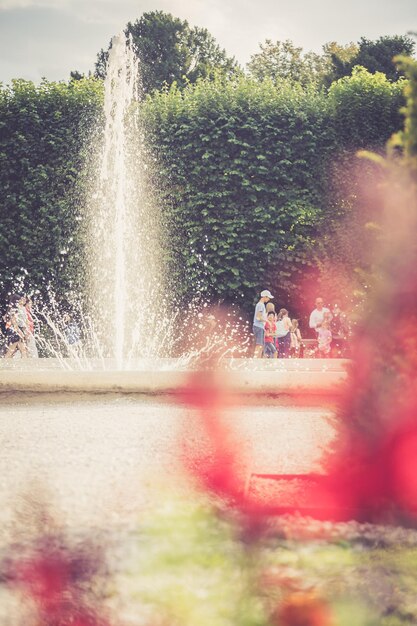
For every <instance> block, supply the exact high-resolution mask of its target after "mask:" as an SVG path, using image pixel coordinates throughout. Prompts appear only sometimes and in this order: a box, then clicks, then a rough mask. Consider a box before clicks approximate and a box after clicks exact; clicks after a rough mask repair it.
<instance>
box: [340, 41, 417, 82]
mask: <svg viewBox="0 0 417 626" xmlns="http://www.w3.org/2000/svg"><path fill="white" fill-rule="evenodd" d="M414 50H415V42H414V40H413V39H412V38H411V37H408V36H405V35H394V36H384V37H380V38H379V39H376V40H375V41H371V40H369V39H366V37H362V38H361V39H360V40H359V42H358V51H357V53H356V54H355V55H353V56H351V58H348V59H344V58H343V57H341V56H340V55H338V54H337V53H332V55H331V57H332V62H333V65H334V68H335V72H334V78H335V79H338V78H342V77H343V76H349V75H350V74H351V72H352V69H353V68H354V67H355V65H360V66H361V67H365V68H366V69H367V70H368V72H371V73H372V74H375V73H376V72H382V73H383V74H385V76H386V77H387V78H388V79H389V80H391V81H396V80H398V79H399V78H400V77H402V76H404V72H403V70H402V69H401V68H399V67H397V66H396V65H395V63H394V61H393V59H394V57H395V56H397V55H405V56H412V55H413V54H414Z"/></svg>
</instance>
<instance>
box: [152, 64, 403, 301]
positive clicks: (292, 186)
mask: <svg viewBox="0 0 417 626" xmlns="http://www.w3.org/2000/svg"><path fill="white" fill-rule="evenodd" d="M401 104H402V85H401V84H395V85H393V84H392V83H389V81H387V79H386V78H385V76H384V75H381V74H379V75H378V74H377V75H375V76H372V75H371V74H369V73H368V72H366V70H363V69H360V68H359V69H358V70H357V71H356V72H355V73H354V75H353V76H352V77H350V78H344V79H342V80H340V81H338V83H335V84H334V85H333V86H332V88H331V89H330V92H329V93H328V94H326V93H324V92H317V91H314V90H303V89H301V88H300V87H299V86H294V85H289V84H285V83H282V84H281V85H279V86H278V87H276V86H274V85H273V84H272V83H270V82H263V83H258V82H252V81H248V80H247V79H243V80H241V81H240V82H237V83H227V84H224V83H222V82H217V83H211V84H205V83H200V84H198V85H196V86H193V87H190V88H188V89H186V90H185V91H182V92H180V91H178V90H176V89H172V90H171V91H170V92H169V93H162V94H157V95H155V96H154V97H153V98H150V99H148V101H147V102H146V104H145V107H144V112H143V113H144V120H145V127H146V129H147V136H148V142H149V144H150V145H151V146H152V148H153V154H154V155H156V158H157V162H158V171H157V175H156V178H155V183H156V184H155V187H156V188H158V189H160V190H161V201H162V203H163V206H164V207H165V213H166V215H167V216H168V218H169V223H170V228H169V231H170V232H171V234H172V235H171V236H172V238H173V246H172V249H173V256H174V258H173V259H172V261H173V262H172V269H171V272H172V276H173V279H174V280H175V282H176V284H179V285H181V286H183V288H184V289H185V290H188V291H189V290H190V286H191V289H192V288H193V287H194V288H195V289H196V290H198V291H200V290H205V291H206V292H207V295H208V296H209V297H212V298H216V299H221V300H223V299H224V300H226V301H235V302H236V301H237V302H238V303H239V304H241V305H242V304H244V303H246V304H248V303H249V306H251V303H252V300H253V297H254V293H256V292H257V291H259V290H260V289H262V288H264V286H268V288H271V289H273V290H274V292H275V293H276V295H277V297H278V301H279V302H281V303H286V304H292V305H295V306H297V305H298V303H299V301H300V298H301V300H302V299H303V293H301V291H304V288H305V282H306V281H305V279H306V276H311V280H312V281H318V280H319V276H318V267H319V260H320V262H321V264H323V262H324V261H325V260H326V258H327V256H328V254H331V253H332V242H333V240H334V230H335V228H337V225H338V224H339V223H342V222H343V223H344V222H345V220H346V219H347V218H349V219H350V222H351V224H352V226H355V224H353V222H354V221H355V220H356V221H357V218H358V215H357V213H358V212H357V207H356V206H355V203H356V202H357V197H356V196H355V194H354V193H351V194H350V195H349V194H348V196H347V197H346V201H344V199H343V197H341V190H343V193H345V192H347V190H349V191H350V189H349V188H350V187H352V185H356V181H354V180H353V178H352V173H351V171H350V170H349V168H346V167H343V166H342V164H343V162H344V161H346V159H349V160H352V159H354V152H355V150H356V149H358V148H364V147H366V148H372V149H378V148H382V147H383V145H384V143H385V142H386V140H387V139H388V138H389V136H390V135H391V133H392V132H393V131H395V130H396V129H398V128H399V127H400V126H401V117H400V114H399V108H400V106H401ZM335 162H337V163H340V167H335ZM359 217H360V216H359ZM361 227H362V225H361V224H360V228H361ZM337 253H338V255H339V256H340V254H341V251H340V250H338V251H337ZM342 256H343V254H342ZM345 256H347V257H349V253H348V251H346V254H345ZM348 260H349V259H348V258H347V259H346V261H348ZM356 261H357V258H356V257H355V258H354V262H355V263H356ZM351 269H352V268H351V267H349V271H351Z"/></svg>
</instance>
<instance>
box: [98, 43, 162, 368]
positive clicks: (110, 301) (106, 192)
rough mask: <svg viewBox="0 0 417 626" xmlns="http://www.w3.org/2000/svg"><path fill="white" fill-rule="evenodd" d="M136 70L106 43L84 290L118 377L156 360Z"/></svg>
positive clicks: (153, 228) (150, 228) (150, 227)
mask: <svg viewBox="0 0 417 626" xmlns="http://www.w3.org/2000/svg"><path fill="white" fill-rule="evenodd" d="M139 82H140V81H139V63H138V60H137V57H136V56H135V53H134V49H133V44H132V41H127V40H126V36H125V34H124V33H121V34H119V35H117V36H116V37H114V38H113V39H112V42H111V48H110V51H109V59H108V64H107V76H106V79H105V81H104V116H105V125H104V134H103V141H102V147H101V150H99V151H98V156H97V163H96V164H95V170H96V181H95V184H94V185H93V190H92V194H91V196H90V198H89V201H88V203H87V204H88V213H89V223H90V233H89V239H90V249H89V253H88V256H89V262H88V268H87V275H88V281H87V284H88V288H89V292H90V295H91V299H92V301H93V306H92V316H93V319H94V325H95V328H96V329H97V331H98V334H99V340H100V343H101V345H102V346H103V353H104V354H105V356H108V357H111V358H113V359H115V361H116V366H117V369H122V368H123V367H124V366H125V365H126V363H127V362H129V360H131V359H132V358H133V357H145V358H150V357H157V356H159V355H160V342H158V341H155V339H156V334H157V331H156V327H155V317H156V316H155V315H154V313H153V312H152V314H150V309H151V310H152V311H153V310H154V307H153V305H152V302H154V301H158V300H159V299H160V298H161V297H162V294H163V293H164V286H163V284H162V280H161V277H162V276H163V275H164V272H163V270H162V266H161V263H160V259H159V250H160V249H161V237H160V229H159V216H158V209H157V206H156V205H155V203H152V202H151V201H150V198H149V195H147V194H146V192H145V184H144V171H145V168H146V159H147V156H148V155H147V154H146V150H145V146H144V142H143V136H142V133H141V129H140V127H139V124H138V119H137V103H138V100H139V97H140V85H139Z"/></svg>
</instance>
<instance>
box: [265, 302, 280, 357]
mask: <svg viewBox="0 0 417 626" xmlns="http://www.w3.org/2000/svg"><path fill="white" fill-rule="evenodd" d="M267 318H268V319H267V321H266V322H265V346H264V354H265V356H266V357H267V358H268V359H276V358H277V356H278V353H277V349H276V347H275V335H276V332H277V325H276V322H275V312H274V311H269V313H267Z"/></svg>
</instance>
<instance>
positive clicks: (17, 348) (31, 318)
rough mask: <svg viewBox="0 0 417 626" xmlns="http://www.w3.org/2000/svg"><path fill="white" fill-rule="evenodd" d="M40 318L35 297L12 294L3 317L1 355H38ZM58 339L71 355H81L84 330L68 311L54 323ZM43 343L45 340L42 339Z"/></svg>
mask: <svg viewBox="0 0 417 626" xmlns="http://www.w3.org/2000/svg"><path fill="white" fill-rule="evenodd" d="M38 328H39V320H38V319H37V318H36V315H35V314H34V313H33V312H32V299H31V298H30V296H28V295H26V294H13V295H11V296H10V298H9V301H8V304H7V307H6V311H5V313H4V315H2V316H0V357H3V358H5V359H11V358H23V359H26V358H35V359H36V358H38V357H39V354H38V345H37V340H36V337H38V340H39V335H37V334H36V330H37V329H38ZM53 332H54V335H55V338H58V339H60V341H61V343H62V344H63V345H64V350H65V351H66V352H67V354H68V356H75V355H77V354H79V351H80V349H81V330H80V326H79V324H78V323H77V321H76V319H75V317H74V316H73V315H71V314H70V313H68V312H66V313H64V314H63V316H62V318H61V319H60V321H59V322H58V323H57V324H56V325H55V326H54V328H53ZM40 344H41V345H42V342H40Z"/></svg>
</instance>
